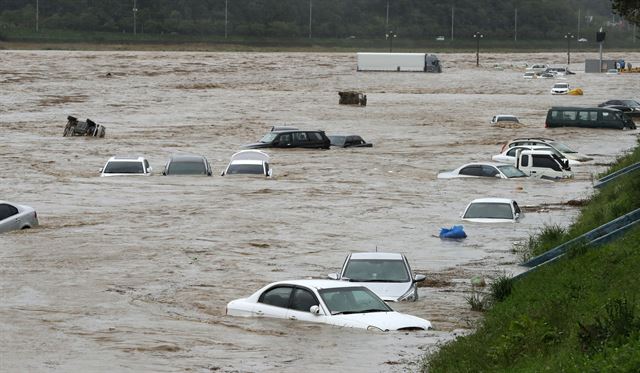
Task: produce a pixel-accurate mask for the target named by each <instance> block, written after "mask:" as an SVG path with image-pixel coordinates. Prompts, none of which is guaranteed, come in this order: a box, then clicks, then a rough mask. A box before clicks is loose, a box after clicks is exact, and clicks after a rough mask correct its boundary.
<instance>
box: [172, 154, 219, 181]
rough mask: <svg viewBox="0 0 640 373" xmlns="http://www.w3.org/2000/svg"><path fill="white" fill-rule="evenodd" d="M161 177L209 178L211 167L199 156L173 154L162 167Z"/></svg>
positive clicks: (205, 159)
mask: <svg viewBox="0 0 640 373" xmlns="http://www.w3.org/2000/svg"><path fill="white" fill-rule="evenodd" d="M162 174H163V175H202V176H211V166H210V165H209V162H208V161H207V158H205V157H203V156H201V155H190V154H173V155H172V156H171V157H170V158H169V160H168V161H167V164H166V165H165V166H164V171H163V172H162Z"/></svg>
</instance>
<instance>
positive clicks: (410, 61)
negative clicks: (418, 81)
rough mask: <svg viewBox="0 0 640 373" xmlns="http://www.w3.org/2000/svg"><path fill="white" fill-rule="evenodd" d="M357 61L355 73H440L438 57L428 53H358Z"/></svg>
mask: <svg viewBox="0 0 640 373" xmlns="http://www.w3.org/2000/svg"><path fill="white" fill-rule="evenodd" d="M357 59H358V66H357V71H414V72H418V71H421V72H426V73H441V72H442V66H441V65H440V60H439V59H438V57H437V56H436V55H433V54H428V53H358V54H357Z"/></svg>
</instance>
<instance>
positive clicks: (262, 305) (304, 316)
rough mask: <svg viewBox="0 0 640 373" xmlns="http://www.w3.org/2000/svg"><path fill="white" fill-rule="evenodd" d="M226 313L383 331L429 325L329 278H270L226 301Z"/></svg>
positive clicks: (367, 292) (366, 291)
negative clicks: (258, 286)
mask: <svg viewBox="0 0 640 373" xmlns="http://www.w3.org/2000/svg"><path fill="white" fill-rule="evenodd" d="M226 313H227V315H231V316H245V317H272V318H278V319H289V320H300V321H306V322H317V323H324V324H330V325H335V326H340V327H347V328H361V329H367V330H374V331H385V332H386V331H390V330H400V331H408V330H428V329H431V328H432V326H431V322H429V321H428V320H425V319H421V318H419V317H415V316H411V315H406V314H403V313H399V312H395V311H394V310H392V309H391V307H389V306H388V305H387V304H386V303H385V302H384V301H383V300H382V299H380V297H378V296H377V295H376V294H375V293H374V292H372V291H371V290H369V289H368V288H366V287H364V286H361V285H354V284H352V283H350V282H346V281H333V280H292V281H281V282H274V283H271V284H269V285H267V286H265V287H263V288H262V289H260V290H258V291H256V292H255V293H253V294H252V295H250V296H249V297H247V298H242V299H237V300H234V301H231V302H229V304H227V310H226Z"/></svg>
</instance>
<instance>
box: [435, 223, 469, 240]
mask: <svg viewBox="0 0 640 373" xmlns="http://www.w3.org/2000/svg"><path fill="white" fill-rule="evenodd" d="M440 238H467V234H466V233H464V228H463V227H462V225H454V226H453V227H451V229H449V228H441V229H440Z"/></svg>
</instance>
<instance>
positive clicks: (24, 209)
mask: <svg viewBox="0 0 640 373" xmlns="http://www.w3.org/2000/svg"><path fill="white" fill-rule="evenodd" d="M37 225H38V214H37V213H36V210H34V209H33V208H32V207H29V206H25V205H18V204H15V203H11V202H7V201H0V233H4V232H9V231H13V230H20V229H27V228H33V227H36V226H37Z"/></svg>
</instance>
